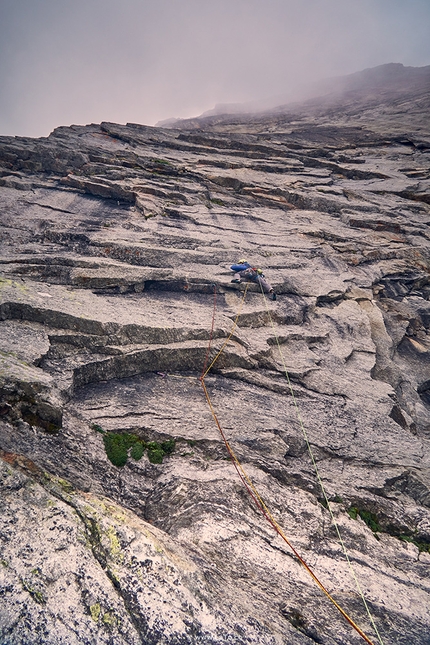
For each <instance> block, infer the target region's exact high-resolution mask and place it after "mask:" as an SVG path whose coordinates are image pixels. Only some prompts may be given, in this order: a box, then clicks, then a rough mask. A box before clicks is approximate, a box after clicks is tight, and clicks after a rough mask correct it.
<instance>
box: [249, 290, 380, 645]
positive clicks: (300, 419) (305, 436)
mask: <svg viewBox="0 0 430 645" xmlns="http://www.w3.org/2000/svg"><path fill="white" fill-rule="evenodd" d="M260 287H261V294H262V296H263V300H264V304H265V306H266V312H267V315H268V317H269V320H270V324H271V327H272V332H273V335H274V337H275V340H276V345H277V347H278V351H279V355H280V357H281V362H282V366H283V368H284V374H285V377H286V379H287V383H288V388H289V390H290V394H291V398H292V401H293V404H294V407H295V410H296V415H297V419H298V421H299V424H300V428H301V430H302V433H303V437H304V439H305V442H306V446H307V449H308V452H309V456H310V458H311V461H312V465H313V467H314V470H315V474H316V477H317V480H318V483H319V485H320V488H321V492H322V494H323V498H324V502H325V505H326V507H327V510H328V512H329V514H330V518H331V521H332V523H333V526H334V528H335V531H336V534H337V537H338V539H339V543H340V545H341V547H342V551H343V553H344V556H345V559H346V561H347V563H348V567H349V570H350V572H351V575H352V577H353V579H354V581H355V585H356V587H357V590H358V593H359V594H360V597H361V599H362V601H363V605H364V607H365V609H366V613H367V615H368V616H369V620H370V622H371V624H372V627H373V629H374V630H375V634H376V636H377V638H378V641H379V643H380V644H381V645H384V643H383V641H382V638H381V636H380V634H379V631H378V628H377V626H376V624H375V621H374V619H373V616H372V614H371V612H370V609H369V606H368V604H367V601H366V598H365V596H364V593H363V590H362V588H361V585H360V583H359V581H358V578H357V575H356V573H355V571H354V568H353V566H352V563H351V560H350V557H349V555H348V551H347V549H346V546H345V543H344V541H343V539H342V536H341V533H340V530H339V525H338V523H337V522H336V518H335V517H334V515H333V511H332V508H331V506H330V502H329V500H328V497H327V494H326V490H325V488H324V484H323V481H322V479H321V476H320V473H319V470H318V466H317V462H316V460H315V457H314V454H313V451H312V448H311V444H310V441H309V437H308V434H307V432H306V428H305V425H304V423H303V420H302V417H301V414H300V410H299V406H298V404H297V400H296V397H295V394H294V390H293V387H292V385H291V380H290V376H289V374H288V370H287V366H286V363H285V359H284V355H283V353H282V349H281V344H280V342H279V338H278V335H277V333H276V330H275V325H274V324H273V319H272V316H271V315H270V310H269V307H268V306H267V298H266V294H265V293H264V291H263V287H262V285H261V284H260Z"/></svg>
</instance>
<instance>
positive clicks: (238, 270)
mask: <svg viewBox="0 0 430 645" xmlns="http://www.w3.org/2000/svg"><path fill="white" fill-rule="evenodd" d="M230 269H231V270H232V271H234V278H233V280H232V282H239V283H240V282H256V283H257V284H259V285H260V286H261V288H262V289H263V291H264V293H268V294H270V297H271V299H272V300H276V293H275V292H274V291H273V287H272V285H271V284H269V282H267V280H266V279H265V277H264V273H263V271H262V270H261V269H257V268H256V267H252V266H251V265H250V264H249V262H247V261H246V260H239V262H238V264H232V265H231V267H230Z"/></svg>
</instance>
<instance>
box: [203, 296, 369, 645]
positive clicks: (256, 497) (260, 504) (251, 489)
mask: <svg viewBox="0 0 430 645" xmlns="http://www.w3.org/2000/svg"><path fill="white" fill-rule="evenodd" d="M247 289H248V285H246V287H245V292H244V294H243V298H242V302H241V305H240V308H239V312H238V314H237V316H236V318H235V320H234V324H233V328H232V330H231V332H230V334H229V336H228V338H227V339H226V341H225V342H224V343H223V345H222V347H221V349H220V350H219V351H218V353H217V354H216V356H215V358H214V359H213V360H212V362H211V364H210V365H209V367H208V368H207V369H205V367H204V368H203V372H202V375H201V376H200V383H201V385H202V388H203V391H204V394H205V397H206V401H207V403H208V405H209V408H210V411H211V413H212V417H213V419H214V421H215V423H216V425H217V428H218V430H219V432H220V435H221V437H222V440H223V442H224V445H225V447H226V449H227V452H228V454H229V456H230V459H231V461H232V462H233V465H234V467H235V469H236V472H237V474H238V475H239V477H240V479H241V481H242V483H243V484H244V486H245V488H246V489H247V491H248V493H249V495H250V497H251V498H252V500H253V501H254V503H255V505H256V506H257V508H258V509H259V510H260V511H261V513H262V514H263V516H264V518H265V519H266V520H267V522H269V524H270V525H271V526H272V527H273V528H274V530H275V531H276V533H277V534H278V535H279V536H280V537H281V538H282V539H283V540H284V542H285V543H286V544H287V545H288V547H289V548H290V549H291V551H292V552H293V553H294V555H295V556H296V558H297V559H298V561H299V562H300V564H301V565H302V566H303V567H304V568H305V569H306V571H307V572H308V573H309V575H310V576H311V577H312V578H313V580H314V581H315V582H316V584H317V585H318V587H319V588H320V589H321V590H322V591H323V592H324V594H325V595H326V596H327V598H328V599H329V600H330V602H331V603H332V604H333V605H334V606H335V607H336V609H337V610H338V611H339V612H340V613H341V614H342V616H343V617H344V618H345V620H346V621H347V622H348V623H349V624H350V625H351V627H353V628H354V629H355V631H356V632H357V633H358V634H359V635H360V636H361V637H362V638H363V639H364V640H365V641H366V643H368V645H374V643H373V642H372V641H371V640H370V639H369V638H368V637H367V636H366V634H365V633H364V632H363V631H362V630H361V629H360V627H359V626H358V625H357V624H356V623H355V622H354V621H353V619H352V618H350V616H349V615H348V614H347V613H346V612H345V611H344V609H342V607H341V606H340V605H339V604H338V603H337V602H336V600H335V599H334V598H333V596H332V595H331V594H330V592H329V591H328V590H327V589H326V588H325V586H324V585H323V583H322V582H321V581H320V580H319V579H318V578H317V576H316V575H315V574H314V572H313V571H312V569H311V568H310V567H309V565H308V564H307V563H306V562H305V560H304V559H303V558H302V557H301V556H300V554H299V553H298V552H297V551H296V549H295V548H294V547H293V545H292V544H291V542H290V541H289V539H288V538H287V536H286V535H285V533H284V532H283V530H282V528H281V527H280V526H279V524H278V523H277V521H276V520H275V518H274V517H273V515H272V514H271V512H270V510H269V509H268V507H267V506H266V504H265V503H264V501H263V500H262V498H261V496H260V494H259V493H258V491H257V489H256V487H255V486H254V484H253V483H252V481H251V479H250V477H249V476H248V474H247V473H246V471H245V469H244V468H243V466H242V464H241V463H240V461H239V459H238V458H237V456H236V454H235V453H234V451H233V449H232V447H231V446H230V444H229V442H228V440H227V437H226V435H225V433H224V430H223V429H222V427H221V424H220V422H219V420H218V417H217V415H216V412H215V409H214V407H213V405H212V401H211V398H210V396H209V392H208V390H207V388H206V383H205V377H206V375H207V374H208V372H209V371H210V370H211V369H212V367H213V366H214V364H215V363H216V361H217V360H218V358H219V357H220V355H221V353H222V352H223V350H224V348H225V346H226V345H227V343H228V342H229V340H230V338H231V337H232V335H233V332H234V330H235V328H236V326H237V321H238V319H239V315H240V312H241V309H242V306H243V303H244V300H245V296H246V293H247ZM215 306H216V300H214V307H215ZM214 319H215V311H214V314H213V318H212V325H213V321H214ZM211 338H212V332H211ZM208 354H209V350H208ZM206 363H207V357H206V360H205V365H206Z"/></svg>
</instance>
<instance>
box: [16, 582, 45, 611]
mask: <svg viewBox="0 0 430 645" xmlns="http://www.w3.org/2000/svg"><path fill="white" fill-rule="evenodd" d="M22 586H23V587H24V589H25V590H26V591H28V593H29V594H30V596H31V597H32V598H33V600H34V601H35V602H37V603H38V604H39V605H46V598H45V596H44V595H43V593H42V592H41V591H40V590H39V589H35V588H34V587H33V585H32V584H31V583H30V582H29V581H28V580H22Z"/></svg>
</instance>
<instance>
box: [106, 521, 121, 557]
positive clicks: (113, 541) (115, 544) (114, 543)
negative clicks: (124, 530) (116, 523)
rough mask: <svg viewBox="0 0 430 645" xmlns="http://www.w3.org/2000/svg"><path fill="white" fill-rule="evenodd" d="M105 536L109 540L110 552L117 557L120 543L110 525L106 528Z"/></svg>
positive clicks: (119, 552) (119, 551)
mask: <svg viewBox="0 0 430 645" xmlns="http://www.w3.org/2000/svg"><path fill="white" fill-rule="evenodd" d="M107 536H108V538H109V542H110V553H111V556H112V557H113V558H117V557H118V556H119V555H120V554H121V543H120V541H119V539H118V535H117V533H116V531H115V529H114V528H113V526H110V527H109V528H108V530H107Z"/></svg>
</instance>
